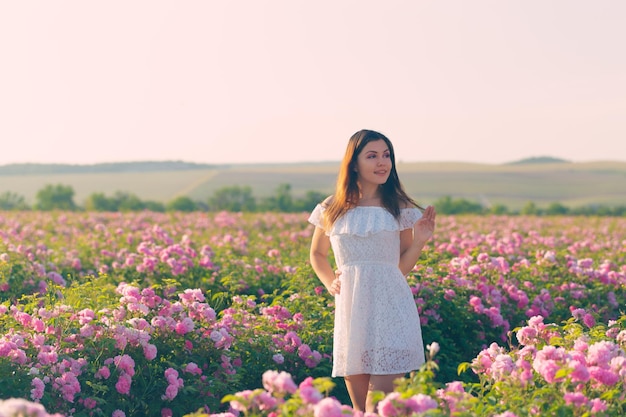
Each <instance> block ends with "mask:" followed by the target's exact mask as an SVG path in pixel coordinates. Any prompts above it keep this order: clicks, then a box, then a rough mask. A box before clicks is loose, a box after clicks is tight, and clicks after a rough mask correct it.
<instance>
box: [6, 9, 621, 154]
mask: <svg viewBox="0 0 626 417" xmlns="http://www.w3.org/2000/svg"><path fill="white" fill-rule="evenodd" d="M624 22H626V2H625V1H622V0H613V1H610V0H609V1H604V0H600V1H593V2H592V1H588V0H557V1H545V0H529V1H500V0H497V1H496V0H494V1H483V0H476V1H467V0H449V1H434V0H431V1H422V0H406V1H397V0H391V1H389V0H385V1H380V0H377V1H371V0H368V1H363V0H358V1H357V0H354V1H341V0H334V1H329V0H323V1H313V2H304V1H294V0H281V1H262V0H254V1H252V0H251V1H209V0H201V1H200V0H185V1H181V2H176V1H173V0H170V1H161V0H123V1H120V0H107V1H94V0H77V1H59V0H54V1H50V0H46V1H42V0H40V1H36V0H33V1H3V2H1V3H0V56H1V57H2V64H1V65H0V141H1V147H0V164H7V163H16V162H56V163H79V164H90V163H97V162H114V161H137V160H170V159H175V160H185V161H190V162H206V163H238V162H300V161H322V160H339V159H340V158H341V156H342V155H343V151H344V148H345V144H346V142H347V139H348V138H349V136H350V135H351V134H352V133H353V132H355V131H356V130H359V129H361V128H369V129H376V130H380V131H382V132H383V133H386V134H387V135H388V136H389V137H390V139H391V140H392V141H393V142H394V145H395V147H396V153H397V158H398V159H399V160H402V161H406V162H409V161H468V162H487V163H502V162H509V161H513V160H517V159H520V158H525V157H530V156H541V155H550V156H555V157H561V158H565V159H569V160H573V161H592V160H622V161H624V160H626V53H624V40H626V25H625V24H624Z"/></svg>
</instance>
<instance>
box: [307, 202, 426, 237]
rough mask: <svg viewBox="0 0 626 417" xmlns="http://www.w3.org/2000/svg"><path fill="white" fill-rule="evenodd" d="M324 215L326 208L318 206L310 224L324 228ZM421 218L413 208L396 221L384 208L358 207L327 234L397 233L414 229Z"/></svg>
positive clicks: (420, 213) (404, 212) (345, 215)
mask: <svg viewBox="0 0 626 417" xmlns="http://www.w3.org/2000/svg"><path fill="white" fill-rule="evenodd" d="M323 214H324V207H322V206H321V205H320V204H318V205H317V206H316V207H315V209H314V210H313V212H312V213H311V216H310V217H309V222H310V223H312V224H314V225H316V226H318V227H321V228H324V225H323ZM420 217H422V212H421V211H420V210H419V209H418V208H413V207H411V208H404V209H401V210H400V218H399V219H396V218H395V217H393V215H392V214H391V213H389V212H388V211H387V209H385V208H384V207H379V206H356V207H353V208H351V209H350V210H348V211H347V212H346V214H344V215H343V216H341V217H340V218H339V219H338V220H337V221H336V222H335V224H333V227H332V229H331V230H330V232H329V231H328V230H327V231H326V234H327V235H344V234H349V235H356V236H368V235H370V234H373V233H378V232H382V231H388V232H395V231H400V230H404V229H409V228H411V227H413V225H414V224H415V222H416V221H417V220H418V219H419V218H420Z"/></svg>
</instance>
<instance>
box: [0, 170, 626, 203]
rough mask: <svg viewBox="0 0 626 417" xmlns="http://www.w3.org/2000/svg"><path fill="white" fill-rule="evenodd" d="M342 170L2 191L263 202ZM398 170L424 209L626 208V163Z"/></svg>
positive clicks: (17, 180)
mask: <svg viewBox="0 0 626 417" xmlns="http://www.w3.org/2000/svg"><path fill="white" fill-rule="evenodd" d="M338 167H339V163H338V162H323V163H301V164H275V165H231V166H224V167H214V168H197V169H189V170H157V171H148V172H128V171H127V172H88V173H58V174H11V175H8V174H4V175H0V193H3V192H6V191H10V192H14V193H17V194H19V195H21V196H23V197H24V198H25V199H26V201H27V203H28V204H32V203H33V202H34V201H35V196H36V193H37V191H38V190H39V189H41V188H43V187H44V186H45V185H46V184H64V185H69V186H71V187H72V188H73V189H74V191H75V196H74V201H75V202H76V203H77V204H79V205H83V203H84V201H85V199H86V198H87V196H89V195H90V194H92V193H95V192H101V193H104V194H106V195H112V194H113V193H115V192H116V191H124V192H129V193H132V194H135V195H137V196H138V197H139V198H140V199H142V200H153V201H160V202H167V201H170V200H171V199H173V198H175V197H178V196H183V195H186V196H189V197H191V198H193V199H195V200H201V201H206V200H207V199H208V198H209V197H210V196H211V195H212V194H213V193H214V192H215V191H216V190H218V189H220V188H223V187H227V186H235V185H238V186H250V187H251V188H252V189H253V194H254V195H255V196H256V197H266V196H269V195H271V194H273V192H274V191H275V189H276V187H277V186H278V185H279V184H282V183H288V184H290V185H291V187H292V193H293V195H294V196H302V195H304V194H305V193H306V192H307V191H311V190H314V191H319V192H322V193H331V192H332V190H333V188H334V181H335V178H336V175H337V170H338ZM398 172H399V174H400V178H401V179H402V181H403V183H404V186H405V188H406V189H407V191H408V192H409V194H411V195H412V196H414V197H415V198H416V199H417V200H418V202H420V203H422V204H429V203H431V202H433V201H434V200H436V199H438V198H440V197H443V196H451V197H453V198H465V199H468V200H472V201H477V202H480V203H482V204H484V205H493V204H504V205H506V206H507V207H509V208H510V209H519V208H521V207H522V206H523V205H524V204H526V203H527V202H528V201H533V202H535V203H536V204H537V205H538V206H539V207H542V206H547V205H549V204H550V203H552V202H560V203H562V204H564V205H566V206H570V207H578V206H586V205H593V204H598V205H606V206H617V205H624V204H626V162H614V161H608V162H585V163H581V162H576V163H574V162H555V163H540V164H539V163H535V164H531V163H529V164H503V165H493V164H474V163H457V162H429V163H425V162H420V163H402V162H398Z"/></svg>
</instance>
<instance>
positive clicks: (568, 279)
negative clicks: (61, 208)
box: [0, 212, 626, 416]
mask: <svg viewBox="0 0 626 417" xmlns="http://www.w3.org/2000/svg"><path fill="white" fill-rule="evenodd" d="M311 233H312V227H311V226H310V225H309V224H308V223H307V222H306V214H276V213H264V214H246V215H242V214H232V213H217V214H215V213H213V214H207V213H191V214H162V213H150V212H144V213H125V214H120V213H111V214H106V213H105V214H103V213H37V212H11V213H2V214H0V384H1V386H2V387H3V389H2V390H1V392H2V394H1V395H2V398H5V399H6V398H10V397H21V398H24V399H28V400H30V401H34V402H39V403H41V404H42V405H44V406H45V407H46V409H48V410H50V411H52V412H59V413H64V414H66V415H76V416H79V415H85V416H87V415H94V416H96V415H107V416H109V415H114V414H115V415H122V414H121V413H123V414H124V415H127V416H131V415H159V414H160V415H182V414H183V413H186V412H192V411H196V410H199V409H203V410H204V412H205V413H215V412H227V411H228V410H227V407H228V403H222V402H221V400H222V398H223V397H224V396H227V395H235V394H233V393H238V392H247V394H246V396H245V398H248V400H250V401H252V399H253V398H256V395H257V393H259V392H260V391H257V390H263V389H265V388H264V385H263V375H264V373H265V372H266V371H267V370H275V371H276V372H279V373H281V372H284V373H285V374H288V375H289V376H290V378H292V380H293V381H294V384H297V387H298V389H299V390H302V389H303V388H305V392H307V393H309V394H311V395H313V397H315V398H317V397H318V394H316V393H315V392H316V391H314V390H313V389H312V388H311V387H312V386H316V385H315V384H321V385H322V386H323V387H324V388H323V389H321V390H320V389H319V388H316V389H317V390H318V391H319V393H320V395H321V394H324V395H327V394H329V395H327V398H328V399H327V400H325V398H323V399H320V400H319V401H322V400H325V401H324V403H323V404H324V406H323V407H322V406H319V407H318V408H324V410H326V411H324V412H325V413H332V412H334V411H333V410H335V411H336V410H338V409H339V410H343V412H347V411H346V408H345V407H346V404H348V397H347V395H346V393H345V388H344V387H343V383H342V382H341V383H338V382H340V381H334V380H332V379H324V377H325V376H327V375H329V374H330V366H331V359H332V358H331V353H332V339H331V337H332V331H331V329H332V315H333V304H332V299H331V297H329V296H328V295H327V294H326V292H325V290H324V289H323V288H322V287H320V284H319V281H318V280H317V279H316V277H315V276H314V274H313V272H312V270H311V268H310V266H309V265H308V245H309V241H310V237H311ZM624 236H626V221H625V220H624V219H616V218H613V219H612V218H568V217H555V218H544V217H509V216H492V217H487V216H485V217H480V216H456V217H450V216H449V217H445V216H442V217H441V218H440V219H439V221H438V228H437V233H436V235H435V237H434V239H433V241H432V242H431V243H430V244H429V246H428V248H427V249H426V250H425V252H424V254H423V257H422V259H421V260H420V262H419V264H418V265H417V266H416V267H415V269H414V271H413V273H412V274H411V275H410V276H409V278H408V279H409V283H410V285H411V288H412V290H413V293H414V295H415V300H416V304H417V306H418V309H419V311H420V315H421V319H422V325H423V335H424V341H425V343H426V344H429V345H431V346H433V342H436V343H437V344H438V345H439V346H440V347H441V349H440V351H439V353H438V354H437V355H436V356H435V357H434V358H433V360H432V362H430V366H429V367H428V369H427V370H426V371H423V372H420V373H417V374H416V375H417V376H416V378H417V380H419V378H422V379H423V380H424V381H427V382H423V383H418V385H419V386H421V387H423V388H420V389H415V388H410V386H409V385H407V386H405V388H403V389H401V390H400V391H398V393H399V394H400V395H396V396H394V397H390V398H387V399H386V401H385V402H384V403H383V404H386V405H385V409H388V410H394V409H395V407H396V406H395V405H394V404H397V403H399V402H403V404H404V402H406V400H407V398H410V397H414V396H416V395H423V396H424V395H427V396H429V397H430V398H431V399H432V400H433V401H439V402H438V407H437V408H428V410H425V409H424V407H426V406H427V405H429V404H430V405H432V404H433V403H432V402H431V401H430V400H429V399H428V398H426V397H423V396H422V397H419V399H418V398H417V397H416V398H414V399H413V400H411V401H408V405H407V404H404V405H398V407H400V408H402V407H405V408H403V409H406V410H412V411H411V412H424V413H431V414H432V413H435V414H433V415H436V413H446V412H450V409H449V408H448V409H445V408H444V407H443V406H442V403H441V402H440V399H439V397H437V396H436V393H435V392H432V391H428V390H427V389H426V387H431V388H432V387H434V386H440V387H442V388H441V389H444V390H445V389H449V390H450V395H448V397H450V396H453V394H454V393H456V394H454V395H456V396H458V397H459V398H461V397H462V398H465V397H467V396H469V397H467V401H469V402H470V403H471V402H472V401H474V402H475V401H476V398H492V399H496V398H499V399H498V401H504V402H510V403H511V404H514V402H513V401H512V399H511V398H508V397H498V396H497V395H496V394H495V392H496V391H497V390H498V389H499V390H502V387H503V386H504V385H505V384H503V383H500V382H502V381H500V380H498V381H496V382H497V383H496V382H493V383H491V382H490V383H489V384H491V385H489V384H487V381H488V379H487V378H495V377H499V376H500V377H501V376H502V375H505V374H506V375H508V374H512V373H514V372H513V371H512V370H514V369H516V368H513V365H515V364H516V363H517V362H519V361H520V358H519V357H516V356H515V355H516V353H515V352H517V350H518V349H526V350H524V352H525V353H524V354H528V352H529V350H530V348H529V347H528V343H527V342H528V338H529V337H530V336H529V335H530V334H532V330H529V329H530V328H531V327H529V325H527V321H528V320H531V319H532V320H537V319H536V317H541V319H542V323H543V322H545V323H562V322H564V321H567V320H570V321H571V320H575V322H567V324H566V325H565V328H566V329H568V331H572V329H573V328H575V326H580V327H581V328H582V329H583V330H584V331H585V332H586V333H590V336H589V337H597V335H596V333H597V332H600V330H598V329H602V327H601V326H607V325H609V323H610V327H611V329H615V328H617V327H616V326H617V325H616V324H615V323H621V321H616V320H618V319H620V316H621V314H620V310H623V309H624V302H623V300H624V299H625V298H624V296H625V295H626V294H625V293H624V291H625V290H624V288H625V286H624V283H625V281H626V266H625V264H624V257H625V253H626V241H625V240H624ZM620 320H621V319H620ZM533 323H535V322H534V321H533ZM596 323H599V324H596ZM535 324H536V323H535ZM550 326H552V325H550ZM550 326H548V327H550ZM516 328H519V329H520V330H519V331H518V332H514V331H513V330H514V329H516ZM607 331H608V330H607ZM594 332H596V333H594ZM611 332H616V330H611ZM520 334H521V339H519V338H518V337H517V335H520ZM617 334H619V331H617ZM537 337H539V336H537ZM561 340H565V339H564V338H563V337H561V338H554V339H550V340H543V342H542V343H545V344H547V345H548V346H553V347H555V348H559V347H562V348H563V349H567V348H566V347H565V346H561V345H559V344H558V343H557V341H559V343H564V342H560V341H561ZM493 343H496V345H493ZM538 343H539V342H535V345H533V346H535V348H536V346H539V345H538ZM579 343H580V342H579ZM612 343H616V342H615V341H613V342H612ZM495 346H503V347H502V348H496V347H495ZM622 348H623V346H622ZM489 349H492V350H493V352H491V353H489V352H490V351H489ZM504 349H506V350H504ZM541 349H543V347H541ZM594 349H595V347H594ZM614 350H615V349H614ZM617 351H618V350H615V352H617ZM486 352H487V353H486ZM559 352H561V351H559ZM611 352H613V351H611ZM615 352H613V353H615ZM489 355H491V356H489ZM494 355H495V356H494ZM541 355H544V356H545V355H548V352H543V353H541ZM541 355H540V358H542V357H543V356H541ZM562 355H566V353H565V352H562ZM505 356H508V357H509V358H510V359H506V358H505ZM563 357H564V356H563ZM476 358H481V361H483V362H478V363H474V360H475V359H476ZM485 358H489V359H490V360H491V361H492V362H493V363H494V364H496V365H495V368H494V369H493V370H491V368H489V371H487V370H486V368H485V369H483V368H480V367H478V365H479V364H480V363H483V364H484V363H488V361H486V359H485ZM557 359H558V358H556V359H555V358H552V357H551V356H549V355H548V356H547V359H545V360H544V362H543V363H544V365H543V366H541V367H539V369H540V370H539V371H537V370H535V369H534V368H533V369H532V370H530V371H527V373H526V374H524V375H525V378H526V377H529V374H528V372H531V373H532V372H535V373H538V374H539V375H541V376H542V377H544V378H545V377H547V378H550V375H551V373H550V372H552V370H553V369H554V368H555V366H562V365H563V366H564V364H565V363H568V364H569V365H568V366H573V365H572V362H571V361H570V362H567V361H566V360H565V359H563V358H562V357H561V359H558V360H557ZM579 359H580V358H579ZM526 360H527V361H528V360H529V358H528V357H527V358H526ZM550 361H553V362H550ZM579 362H581V361H579ZM462 363H465V364H472V365H471V366H470V365H464V366H465V368H466V369H467V371H466V372H462V373H461V374H460V375H459V374H458V373H457V368H458V366H459V364H462ZM512 363H513V365H512ZM520 363H521V362H520ZM581 363H582V362H581ZM435 366H436V370H435ZM524 366H526V365H524ZM576 366H577V367H575V368H574V369H575V370H576V372H575V375H584V370H583V368H582V366H583V365H576ZM585 366H587V365H585ZM593 366H596V367H598V369H595V368H594V369H592V370H591V371H589V372H590V373H591V374H593V375H602V376H599V378H607V379H605V380H603V381H604V382H603V383H605V382H608V381H610V380H611V378H614V376H613V374H611V373H610V372H607V371H606V369H605V367H603V366H605V364H603V365H602V366H600V365H597V364H596V365H593ZM470 368H471V369H472V370H473V371H470ZM587 368H588V366H587ZM548 370H549V371H550V372H548ZM474 371H475V372H474ZM555 372H556V373H558V372H559V371H558V370H557V371H555ZM556 373H555V374H554V376H553V377H552V378H553V380H552V381H551V382H550V383H555V382H557V383H560V382H561V381H560V380H559V378H558V377H557V376H556ZM285 374H282V375H285ZM424 375H428V378H426V379H424V378H425V377H424ZM559 375H560V374H559ZM535 376H536V375H535V374H533V376H532V378H530V377H529V379H528V381H531V380H534V378H535ZM309 378H311V379H309ZM320 378H322V379H320ZM520 378H521V377H520ZM304 381H309V382H307V383H306V384H305V386H302V384H303V383H304ZM311 381H318V382H315V384H313V382H311ZM322 381H324V382H322ZM415 381H416V379H415V378H414V379H413V382H412V383H413V384H414V385H415V384H416V382H415ZM420 384H421V385H420ZM446 384H449V385H446ZM616 384H617V382H616ZM331 385H332V386H334V387H335V388H333V390H332V393H330V391H329V390H330V388H329V387H330V386H331ZM491 386H494V387H498V388H497V389H495V388H494V389H492V388H491ZM443 387H450V388H443ZM477 387H481V388H480V390H481V391H480V392H481V393H482V394H479V393H478V391H477V390H478V388H477ZM544 388H545V387H543V386H539V385H537V384H536V383H535V385H532V384H527V385H526V389H528V390H529V392H530V390H532V392H535V391H536V392H543V391H542V390H543V389H544ZM420 390H421V391H420ZM248 391H249V392H248ZM265 391H267V389H265ZM461 391H463V393H462V392H461ZM407 392H411V393H412V394H411V395H410V396H409V397H405V396H406V395H408V394H407ZM487 393H489V394H488V395H487ZM580 393H581V392H580V391H576V390H573V391H571V392H569V391H568V392H567V394H568V396H567V400H565V399H564V398H565V397H563V401H565V402H567V403H568V404H565V405H563V406H564V407H566V408H567V407H570V406H572V405H573V404H574V405H576V406H578V407H579V409H580V410H583V409H584V410H587V409H588V410H587V411H588V412H591V411H592V410H595V411H594V412H598V413H599V412H604V411H601V410H600V409H599V408H602V406H601V405H599V403H597V402H596V403H594V404H595V409H594V405H592V406H591V408H589V407H587V406H588V405H589V401H591V400H592V399H593V398H594V397H593V395H592V394H589V393H588V394H584V395H585V397H584V399H583V397H581V395H580ZM270 394H271V395H270V396H271V397H275V396H276V394H275V393H270ZM258 395H260V394H258ZM292 395H295V394H294V393H288V394H285V395H283V397H282V398H283V399H285V398H287V397H288V396H292ZM304 395H308V394H304ZM331 395H332V397H331ZM313 397H311V398H313ZM245 398H244V399H242V401H243V400H245ZM251 398H252V399H251ZM263 398H265V399H266V400H267V401H269V402H272V401H273V400H271V399H270V398H269V397H268V396H267V394H263ZM332 398H335V399H336V400H332ZM248 400H246V401H248ZM381 400H382V399H381ZM298 401H300V400H298ZM302 401H304V400H302ZM333 401H337V403H339V404H343V405H342V406H339V407H338V406H337V404H336V403H335V402H333ZM447 401H448V403H450V402H453V401H452V400H450V399H448V400H447ZM459 401H460V400H459ZM285 402H286V403H288V404H289V406H288V407H291V409H293V408H300V405H298V404H295V403H294V402H295V400H294V401H291V402H289V401H287V400H285ZM416 402H417V403H416ZM552 403H553V404H557V402H555V401H553V402H552ZM242 404H243V403H242ZM607 404H609V405H607V407H608V408H607V409H610V407H611V406H612V405H610V404H611V403H610V402H609V403H607ZM266 405H267V404H266ZM309 405H310V403H309ZM583 406H584V407H583ZM268 407H269V406H268ZM285 407H287V406H285ZM303 407H304V406H303ZM407 407H408V408H407ZM420 407H421V408H420ZM585 407H587V408H585ZM247 409H248V408H247ZM567 409H568V410H569V408H567ZM416 410H422V411H416ZM446 410H447V411H446ZM507 411H511V412H512V410H506V409H504V408H502V409H501V410H500V409H496V408H493V412H494V413H496V412H497V413H506V412H507ZM240 412H241V411H240ZM312 412H314V410H313V411H312ZM403 412H408V411H403ZM518 412H519V411H518ZM528 412H530V411H528ZM146 413H147V414H146ZM318 413H319V412H318ZM439 415H441V414H439ZM523 415H524V414H523ZM528 415H530V414H528ZM572 415H577V414H572Z"/></svg>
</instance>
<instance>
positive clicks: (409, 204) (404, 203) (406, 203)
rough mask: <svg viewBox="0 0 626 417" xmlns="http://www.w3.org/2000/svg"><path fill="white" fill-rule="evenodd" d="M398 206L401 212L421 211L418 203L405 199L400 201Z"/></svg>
mask: <svg viewBox="0 0 626 417" xmlns="http://www.w3.org/2000/svg"><path fill="white" fill-rule="evenodd" d="M398 206H399V207H400V210H402V209H420V206H418V205H417V203H416V202H415V201H413V200H404V199H400V201H399V202H398Z"/></svg>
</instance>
